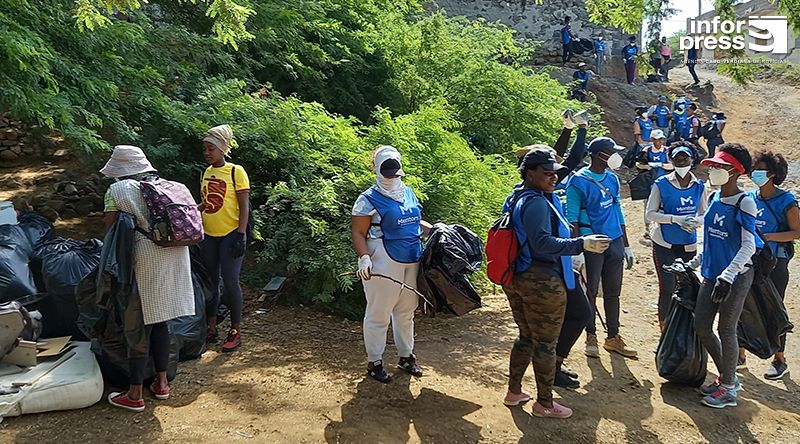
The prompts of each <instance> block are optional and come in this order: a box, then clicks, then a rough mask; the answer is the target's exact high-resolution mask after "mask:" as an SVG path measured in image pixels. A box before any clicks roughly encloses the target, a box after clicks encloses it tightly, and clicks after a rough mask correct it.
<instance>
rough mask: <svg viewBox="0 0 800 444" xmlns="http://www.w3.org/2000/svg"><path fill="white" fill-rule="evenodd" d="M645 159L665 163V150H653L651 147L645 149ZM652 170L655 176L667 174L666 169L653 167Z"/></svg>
mask: <svg viewBox="0 0 800 444" xmlns="http://www.w3.org/2000/svg"><path fill="white" fill-rule="evenodd" d="M647 161H648V162H658V163H667V150H666V149H662V150H661V151H658V152H655V151H653V150H651V149H648V150H647ZM653 172H654V173H655V177H656V178H659V177H661V176H664V175H665V174H667V170H665V169H664V168H661V167H658V168H653Z"/></svg>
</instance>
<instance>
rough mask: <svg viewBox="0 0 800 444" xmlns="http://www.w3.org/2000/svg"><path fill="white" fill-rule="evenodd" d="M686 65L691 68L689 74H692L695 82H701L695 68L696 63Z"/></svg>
mask: <svg viewBox="0 0 800 444" xmlns="http://www.w3.org/2000/svg"><path fill="white" fill-rule="evenodd" d="M686 67H687V68H689V74H691V75H692V78H693V79H694V83H700V79H698V78H697V72H695V70H694V64H686Z"/></svg>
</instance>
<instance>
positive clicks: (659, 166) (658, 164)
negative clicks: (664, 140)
mask: <svg viewBox="0 0 800 444" xmlns="http://www.w3.org/2000/svg"><path fill="white" fill-rule="evenodd" d="M647 165H648V166H649V167H650V168H661V167H663V166H664V164H663V163H661V162H647Z"/></svg>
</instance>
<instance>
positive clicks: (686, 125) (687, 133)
mask: <svg viewBox="0 0 800 444" xmlns="http://www.w3.org/2000/svg"><path fill="white" fill-rule="evenodd" d="M695 119H699V117H697V116H694V115H693V116H686V117H685V120H684V122H683V131H681V137H683V138H684V139H688V138H689V137H691V135H692V122H693V121H694V120H695ZM697 123H698V125H699V124H700V122H697Z"/></svg>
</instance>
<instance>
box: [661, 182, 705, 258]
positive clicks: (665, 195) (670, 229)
mask: <svg viewBox="0 0 800 444" xmlns="http://www.w3.org/2000/svg"><path fill="white" fill-rule="evenodd" d="M655 184H656V186H657V187H658V192H659V194H660V195H661V211H662V212H663V213H664V214H670V215H674V216H696V215H697V208H698V207H699V204H700V199H702V198H703V190H704V189H705V184H703V182H701V181H699V180H698V181H694V183H692V185H691V186H689V188H686V189H681V188H677V187H676V186H675V185H673V184H672V182H670V181H669V180H667V178H666V177H659V178H658V179H656V182H655ZM659 228H661V236H662V237H663V238H664V240H665V241H667V242H668V243H670V244H672V245H691V244H694V243H697V231H693V232H691V233H688V232H686V231H684V230H683V229H682V228H681V227H680V225H678V224H661V225H659Z"/></svg>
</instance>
